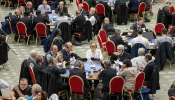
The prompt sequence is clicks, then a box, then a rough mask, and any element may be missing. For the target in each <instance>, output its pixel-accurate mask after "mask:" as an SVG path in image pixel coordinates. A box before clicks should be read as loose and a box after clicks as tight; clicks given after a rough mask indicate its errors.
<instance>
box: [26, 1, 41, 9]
mask: <svg viewBox="0 0 175 100" xmlns="http://www.w3.org/2000/svg"><path fill="white" fill-rule="evenodd" d="M28 1H32V3H33V8H34V9H35V10H37V9H38V6H39V5H41V4H42V1H43V0H28Z"/></svg>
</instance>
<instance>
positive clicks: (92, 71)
mask: <svg viewBox="0 0 175 100" xmlns="http://www.w3.org/2000/svg"><path fill="white" fill-rule="evenodd" d="M93 73H94V69H93V66H91V75H93Z"/></svg>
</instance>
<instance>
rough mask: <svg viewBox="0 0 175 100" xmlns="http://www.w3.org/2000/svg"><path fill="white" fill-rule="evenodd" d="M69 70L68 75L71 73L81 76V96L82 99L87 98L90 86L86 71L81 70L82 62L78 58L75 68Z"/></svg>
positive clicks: (71, 74)
mask: <svg viewBox="0 0 175 100" xmlns="http://www.w3.org/2000/svg"><path fill="white" fill-rule="evenodd" d="M69 72H70V75H69V77H71V76H73V75H77V76H79V77H81V78H82V80H83V82H84V94H83V96H84V99H86V100H88V90H89V89H90V87H89V82H88V80H87V79H86V73H85V71H84V70H83V62H82V61H80V60H77V61H76V62H75V68H73V69H70V70H69Z"/></svg>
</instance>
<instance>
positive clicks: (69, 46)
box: [65, 42, 72, 51]
mask: <svg viewBox="0 0 175 100" xmlns="http://www.w3.org/2000/svg"><path fill="white" fill-rule="evenodd" d="M65 46H66V50H67V51H72V43H71V42H67V43H66V44H65Z"/></svg>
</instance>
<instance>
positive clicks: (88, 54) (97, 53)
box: [86, 49, 103, 60]
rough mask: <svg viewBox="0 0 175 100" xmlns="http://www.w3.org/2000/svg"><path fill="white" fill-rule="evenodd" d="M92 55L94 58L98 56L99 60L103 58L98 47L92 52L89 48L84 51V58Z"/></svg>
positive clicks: (89, 57)
mask: <svg viewBox="0 0 175 100" xmlns="http://www.w3.org/2000/svg"><path fill="white" fill-rule="evenodd" d="M92 57H94V58H100V59H101V60H102V59H103V55H102V53H101V50H100V49H96V50H95V51H94V52H92V51H91V49H89V50H87V51H86V58H87V59H88V60H89V59H91V58H92Z"/></svg>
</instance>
